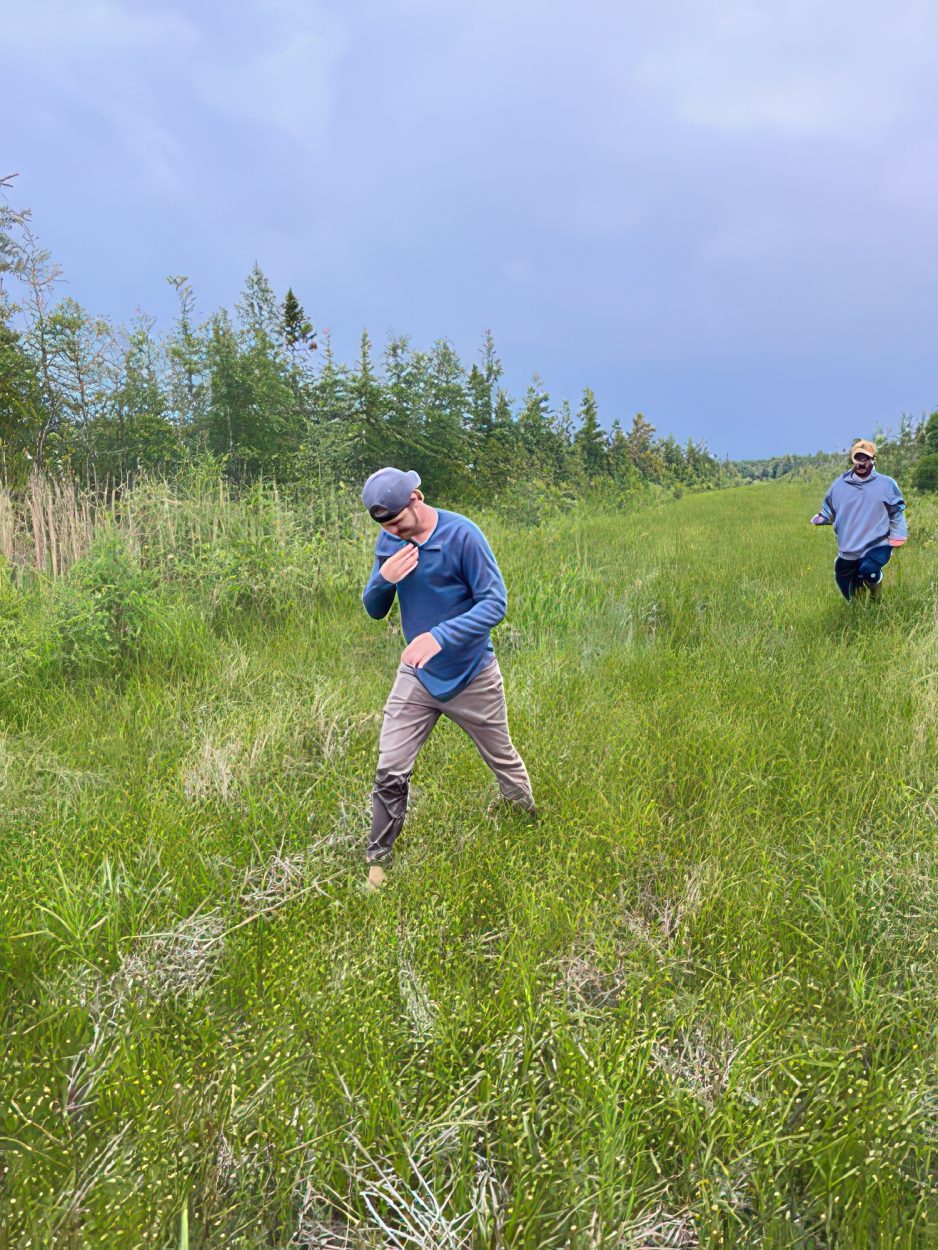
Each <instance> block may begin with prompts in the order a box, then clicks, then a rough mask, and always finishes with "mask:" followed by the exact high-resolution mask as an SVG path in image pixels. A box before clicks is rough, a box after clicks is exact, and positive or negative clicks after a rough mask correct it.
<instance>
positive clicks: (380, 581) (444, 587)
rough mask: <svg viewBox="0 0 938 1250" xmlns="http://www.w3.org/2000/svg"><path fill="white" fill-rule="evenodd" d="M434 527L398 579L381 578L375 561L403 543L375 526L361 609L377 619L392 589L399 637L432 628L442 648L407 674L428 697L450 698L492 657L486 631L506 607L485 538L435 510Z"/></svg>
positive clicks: (390, 598) (387, 607)
mask: <svg viewBox="0 0 938 1250" xmlns="http://www.w3.org/2000/svg"><path fill="white" fill-rule="evenodd" d="M437 517H438V519H437V523H436V528H435V529H434V531H433V533H432V534H431V535H430V537H429V538H427V539H426V541H425V542H423V543H417V544H415V545H416V546H417V548H418V550H419V553H420V554H419V556H418V558H417V567H416V568H415V569H414V571H413V572H412V573H409V574H408V575H407V577H405V578H404V579H403V581H400V582H396V583H394V582H389V581H387V579H386V578H384V577H382V576H381V565H382V564H383V563H384V562H385V560H386V559H387V558H388V556H393V555H394V553H395V552H396V551H400V549H401V547H403V546H404V545H405V543H404V542H403V541H402V540H401V539H399V538H394V537H393V536H392V535H391V534H389V533H388V532H387V530H382V531H381V533H380V535H379V536H378V541H377V544H376V546H375V562H374V567H373V568H372V570H371V576H370V577H369V579H368V585H367V586H366V587H365V590H364V593H363V594H362V602H363V603H364V605H365V611H366V612H367V613H368V615H369V616H373V617H374V618H375V619H376V620H381V619H382V618H383V617H385V616H387V614H388V613H389V612H390V610H391V606H392V604H393V603H394V595H395V592H396V593H397V595H398V598H399V600H400V605H401V625H402V627H403V630H404V637H405V638H406V639H407V641H408V642H412V641H413V639H414V638H416V637H417V635H418V634H425V633H431V634H432V635H433V637H434V638H435V639H436V640H437V642H438V643H439V644H440V646H441V647H442V648H443V649H442V651H440V652H439V654H438V655H435V656H433V657H432V659H429V660H428V661H427V662H426V664H424V666H423V667H422V668H415V669H414V672H415V673H416V675H417V677H418V678H419V679H420V681H421V682H422V683H423V684H424V686H425V687H426V689H427V690H428V691H429V692H430V694H432V695H433V697H434V698H436V699H440V700H443V701H445V700H447V699H452V698H453V697H454V695H457V694H459V692H460V691H461V690H464V689H465V688H466V686H468V684H469V682H470V681H472V679H473V677H475V675H476V674H477V673H478V672H479V671H480V670H481V669H483V668H484V667H485V666H486V664H489V663H490V662H491V661H492V660H493V659H494V651H493V648H492V641H491V639H490V638H489V630H491V629H492V628H493V626H495V625H497V624H498V622H499V621H500V620H502V618H503V617H504V615H505V613H506V611H507V610H508V596H507V593H506V591H505V582H504V580H503V579H502V575H501V571H500V570H499V567H498V565H497V564H496V562H495V557H494V555H493V554H492V549H491V547H490V546H489V545H488V543H487V542H486V540H485V535H484V534H483V533H482V531H481V530H480V529H479V527H478V525H475V524H474V523H473V522H472V521H470V520H469V519H468V518H467V517H464V516H460V514H459V513H458V512H447V511H445V510H444V509H443V508H439V509H438V510H437Z"/></svg>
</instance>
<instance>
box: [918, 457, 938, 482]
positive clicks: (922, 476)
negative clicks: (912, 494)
mask: <svg viewBox="0 0 938 1250" xmlns="http://www.w3.org/2000/svg"><path fill="white" fill-rule="evenodd" d="M912 485H913V486H915V487H916V488H917V489H918V490H938V452H930V453H929V454H928V455H927V456H922V458H921V459H920V460H919V462H918V463H917V464H916V466H915V470H914V473H913V476H912Z"/></svg>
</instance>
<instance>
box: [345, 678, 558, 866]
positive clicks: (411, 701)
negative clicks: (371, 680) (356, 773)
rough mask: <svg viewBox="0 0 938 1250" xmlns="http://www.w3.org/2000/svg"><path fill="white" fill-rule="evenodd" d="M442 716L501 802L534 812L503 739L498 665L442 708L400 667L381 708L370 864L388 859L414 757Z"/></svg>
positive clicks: (519, 767)
mask: <svg viewBox="0 0 938 1250" xmlns="http://www.w3.org/2000/svg"><path fill="white" fill-rule="evenodd" d="M441 716H446V717H448V718H449V719H450V720H451V721H455V723H456V724H457V725H458V726H459V727H460V729H464V730H465V731H466V733H467V734H468V735H469V737H470V738H471V739H472V741H473V742H474V743H475V744H476V746H477V747H478V749H479V754H480V755H481V756H482V758H483V759H484V760H485V762H486V764H488V766H489V768H491V770H492V772H493V773H494V774H495V777H496V780H497V781H498V788H499V790H500V791H501V793H502V795H503V797H504V798H505V799H507V800H508V801H509V802H510V803H517V804H518V805H519V806H520V807H525V808H529V809H533V807H534V796H533V793H532V791H531V782H530V781H529V779H528V774H527V770H526V768H525V766H524V762H523V761H522V759H521V756H520V755H519V754H518V752H517V751H516V750H515V748H514V745H513V744H512V741H511V738H510V736H509V734H508V712H507V709H506V707H505V687H504V685H503V683H502V674H501V670H500V669H499V667H498V661H497V660H492V661H491V663H489V664H487V665H486V667H485V668H483V669H482V671H481V672H480V673H478V674H476V676H475V677H473V679H472V681H471V682H470V683H469V685H468V686H467V687H466V688H465V690H463V691H461V692H460V693H459V694H457V695H456V696H455V697H454V698H452V699H448V700H447V701H446V702H445V703H444V702H441V701H440V700H439V699H434V697H433V695H432V694H430V693H429V691H428V690H427V689H426V687H425V686H423V685H422V684H421V682H420V680H419V679H418V678H417V677H416V676H415V674H414V671H413V669H411V668H407V667H406V666H405V665H403V664H401V665H400V667H399V668H398V670H397V678H396V680H395V682H394V685H393V686H392V687H391V693H390V694H389V695H388V701H387V703H386V704H385V706H384V723H383V725H382V726H381V743H380V747H379V753H378V768H377V772H376V773H375V784H374V789H373V790H372V794H371V812H372V816H371V836H370V838H369V840H368V851H367V855H366V858H367V859H368V861H369V863H378V862H380V861H381V860H385V859H388V858H389V857H390V854H391V848H392V847H393V845H394V841H395V839H396V838H397V835H398V834H399V833H400V831H401V826H402V825H403V824H404V817H405V815H406V814H407V792H408V786H409V783H410V774H411V772H412V771H413V767H414V761H415V760H416V758H417V752H418V751H419V750H420V748H421V747H422V746H423V744H424V743H425V742H426V740H427V738H429V736H430V731H431V730H432V729H433V726H434V725H435V724H436V722H437V721H438V720H439V719H440V717H441Z"/></svg>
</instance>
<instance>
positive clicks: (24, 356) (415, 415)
mask: <svg viewBox="0 0 938 1250" xmlns="http://www.w3.org/2000/svg"><path fill="white" fill-rule="evenodd" d="M7 183H8V185H9V180H7ZM0 185H2V184H0ZM168 281H169V282H170V284H171V285H172V286H173V288H174V290H175V293H176V300H177V310H176V314H175V317H174V320H173V323H172V325H171V326H170V327H169V328H167V329H162V330H161V329H158V328H157V325H156V322H155V320H154V319H153V318H151V317H149V316H146V315H144V314H140V315H138V316H137V317H136V319H135V320H134V321H133V322H132V323H131V324H130V325H128V326H118V325H114V324H112V323H111V322H110V321H109V320H108V319H107V318H104V317H98V316H95V315H93V314H92V313H90V312H88V311H87V310H86V309H85V308H84V307H82V305H81V304H80V303H79V302H78V301H77V300H76V299H74V298H73V297H72V296H71V295H63V294H61V292H60V282H61V271H60V268H59V266H58V265H57V264H56V263H55V261H54V260H53V259H52V257H51V256H50V254H49V253H48V252H47V251H46V250H45V249H44V248H43V247H42V246H41V245H40V243H39V241H38V240H37V238H36V236H35V233H34V231H33V227H32V223H31V220H30V215H29V213H28V211H17V210H15V209H13V208H12V207H11V206H10V205H9V203H8V202H7V201H6V200H2V199H0V475H2V479H3V482H4V484H6V485H7V486H10V487H17V486H20V485H22V484H23V483H24V482H25V481H26V480H27V479H28V477H29V476H30V474H31V473H32V472H34V471H36V470H39V471H40V472H43V473H69V474H72V475H74V476H75V477H77V478H79V479H80V480H82V481H84V482H86V483H87V484H89V485H90V486H92V487H95V486H97V487H106V486H107V485H108V484H114V483H119V482H126V481H128V480H132V479H133V478H134V476H135V475H138V474H140V473H159V474H166V475H172V474H173V472H174V471H175V470H176V469H177V468H178V466H180V465H181V464H183V463H186V462H187V461H189V460H191V458H192V457H194V456H199V455H206V454H208V455H210V456H212V457H215V458H216V459H218V460H219V461H221V462H222V463H223V465H224V471H225V473H226V474H227V475H228V476H229V477H230V478H231V479H232V480H236V481H250V480H256V479H258V478H261V477H264V478H275V479H277V480H278V481H283V482H288V481H293V480H302V479H309V478H310V477H311V476H312V477H317V478H318V479H319V480H322V481H324V482H326V481H328V482H329V483H332V484H335V483H339V482H347V483H357V482H359V481H361V480H362V479H363V478H364V477H365V476H367V474H368V473H370V472H371V471H372V470H374V469H375V468H377V467H380V466H381V465H383V464H388V463H396V464H401V465H407V466H408V467H411V468H414V469H416V470H417V471H418V472H419V473H420V474H421V476H422V477H423V478H424V480H425V481H426V482H428V483H432V488H433V492H434V494H435V495H436V496H438V497H440V498H446V499H449V500H457V499H460V498H465V497H467V496H475V495H482V494H484V495H488V496H494V497H498V496H500V495H503V494H505V493H507V492H512V491H515V490H517V489H524V490H526V491H530V490H532V488H534V487H538V488H540V489H542V490H544V491H546V492H548V493H550V492H555V493H565V492H571V491H573V490H574V489H580V488H582V487H583V486H592V487H597V488H608V489H610V490H628V489H632V488H634V487H637V486H641V485H642V484H645V483H656V484H658V485H660V486H664V487H670V488H679V487H700V486H705V487H712V486H717V485H720V484H722V483H723V482H724V481H726V480H727V479H728V478H729V477H735V476H736V475H735V473H733V472H732V471H731V470H730V468H729V466H728V465H726V464H725V463H722V462H721V461H720V460H718V459H717V458H716V457H715V456H713V455H712V454H711V453H710V452H709V451H708V450H707V448H706V447H705V446H704V445H703V444H702V443H699V442H696V441H694V440H689V441H688V442H687V443H684V444H682V443H679V442H678V441H677V440H676V439H675V438H674V437H673V436H671V435H665V436H661V435H659V434H658V433H657V431H656V430H655V428H654V426H653V425H652V424H651V423H650V422H649V421H648V420H646V418H645V417H644V416H643V415H642V414H641V413H638V414H636V415H635V416H634V417H633V418H632V419H631V421H630V422H628V423H627V425H625V426H623V424H622V423H621V422H620V421H619V420H615V421H613V423H612V426H611V429H609V430H606V429H605V428H604V427H603V425H602V424H601V422H600V415H599V410H598V406H597V402H596V397H595V395H594V393H593V392H592V390H590V388H589V387H586V388H585V389H584V390H583V393H582V397H581V399H580V402H579V404H578V406H577V408H576V410H574V409H573V408H572V406H571V405H570V404H569V403H567V402H566V401H564V402H562V403H560V404H559V405H557V404H554V403H553V402H552V400H551V397H550V396H549V395H548V393H547V391H546V389H545V388H544V386H543V384H542V383H541V381H540V380H539V378H537V377H536V376H535V377H534V378H533V380H532V382H531V384H530V386H529V387H528V388H527V391H526V392H525V394H524V395H523V396H522V397H520V398H519V399H515V398H513V397H512V396H511V395H510V394H509V393H508V391H507V389H506V387H505V385H504V370H503V365H502V362H501V360H500V359H499V356H498V353H497V351H496V346H495V342H494V340H493V337H492V335H491V333H490V332H486V333H485V334H484V336H483V339H482V343H481V349H480V352H479V355H478V358H477V359H476V360H475V361H473V362H472V363H471V364H468V365H467V363H466V362H464V361H463V360H461V359H460V357H459V356H458V354H457V353H456V351H455V349H454V347H453V345H452V344H451V343H450V342H449V341H448V340H447V339H445V338H441V339H439V340H437V341H436V342H435V343H434V344H433V345H432V347H431V348H429V349H428V350H420V349H418V348H416V347H414V346H413V344H412V343H411V342H410V341H409V340H408V339H407V338H406V337H396V338H392V339H390V340H389V341H388V342H387V343H386V344H385V346H384V347H383V349H381V350H380V351H376V349H375V347H374V345H373V344H372V341H371V339H370V337H369V335H368V333H367V332H365V333H363V334H362V336H361V341H360V345H359V349H358V354H357V359H355V360H354V361H353V362H351V363H342V362H340V361H338V360H337V359H336V358H335V356H334V354H333V351H332V346H331V342H330V339H329V335H328V333H326V334H320V333H319V332H318V331H317V330H316V328H315V326H314V325H313V322H312V320H311V319H310V318H309V316H308V315H307V313H306V311H305V310H304V308H303V306H302V304H301V303H300V301H299V299H298V298H297V296H296V294H295V293H294V291H293V290H292V289H288V290H287V292H286V294H285V295H284V296H283V297H282V298H281V297H279V296H278V295H277V294H276V293H275V292H274V290H273V288H272V286H271V284H270V282H269V281H268V280H267V278H266V276H265V275H264V273H263V272H262V270H261V269H260V267H259V266H258V265H256V264H255V266H254V267H253V269H252V270H251V272H250V273H249V275H248V277H247V280H246V282H245V284H244V288H243V290H242V292H241V297H240V299H239V300H238V302H237V304H236V306H235V308H234V309H233V310H232V311H229V310H227V309H224V308H222V309H219V310H218V311H216V312H214V313H212V314H211V315H210V316H209V317H208V318H207V319H204V320H200V319H199V318H198V317H197V315H196V297H195V292H194V291H193V288H192V285H191V283H190V282H189V280H188V278H186V277H183V276H175V277H170V278H169V279H168Z"/></svg>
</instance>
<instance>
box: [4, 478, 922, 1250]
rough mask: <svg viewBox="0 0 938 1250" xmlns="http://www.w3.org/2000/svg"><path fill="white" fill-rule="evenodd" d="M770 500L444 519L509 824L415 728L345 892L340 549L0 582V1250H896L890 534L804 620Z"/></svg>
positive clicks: (911, 821) (142, 555)
mask: <svg viewBox="0 0 938 1250" xmlns="http://www.w3.org/2000/svg"><path fill="white" fill-rule="evenodd" d="M200 490H201V492H202V493H201V494H199V491H200ZM816 503H817V499H816V492H815V491H814V490H813V489H812V488H810V487H805V486H804V485H789V484H780V485H772V486H765V487H762V486H754V487H749V488H745V489H740V490H735V491H728V492H721V493H715V494H710V495H700V496H692V497H687V498H683V499H681V500H678V501H671V502H669V503H666V504H661V505H659V506H654V507H649V508H645V509H641V510H638V511H634V512H632V513H628V514H597V513H594V512H593V511H591V509H590V507H589V505H588V504H587V503H585V502H584V503H583V504H582V505H581V506H579V507H577V508H576V509H574V510H573V512H571V513H570V514H568V515H566V516H563V517H557V518H553V519H549V520H547V521H545V522H543V523H542V524H540V525H538V526H536V527H534V528H530V529H526V530H521V529H519V528H517V526H515V525H509V524H507V523H506V522H505V521H500V520H499V519H498V518H497V517H486V518H483V519H484V523H485V528H486V531H487V533H488V535H489V537H490V539H491V541H492V544H493V546H494V548H495V550H496V552H497V554H498V556H499V559H500V562H501V564H502V568H503V570H504V572H505V574H506V579H507V581H508V585H509V593H510V612H509V618H508V620H507V621H506V622H505V624H504V625H502V626H501V627H500V629H499V630H498V631H497V634H496V647H497V650H498V652H499V656H500V660H501V663H502V668H503V670H504V672H505V674H506V682H507V686H508V698H509V709H510V714H511V719H512V729H513V735H514V737H515V740H516V742H517V743H518V745H519V747H520V748H521V750H522V753H523V754H524V756H525V759H526V761H527V763H528V766H529V769H530V771H531V773H532V777H533V779H534V784H535V789H536V792H537V797H538V802H539V806H540V808H541V810H542V817H541V820H540V823H539V824H538V825H536V826H531V825H528V824H527V823H525V821H524V820H523V819H521V818H519V817H516V816H514V815H512V814H511V813H508V814H503V815H501V816H498V817H496V818H494V819H492V818H489V817H487V816H486V815H485V812H486V805H487V799H488V796H489V792H490V785H491V783H490V779H489V777H488V775H487V773H486V771H485V769H484V767H483V766H482V764H481V762H480V761H479V760H478V758H477V756H476V754H475V752H474V749H473V748H472V746H471V744H470V743H469V742H468V740H466V739H464V738H463V737H462V736H461V735H460V734H459V732H458V731H457V730H455V729H454V728H453V727H452V726H451V725H447V724H445V723H441V724H440V725H439V726H438V727H437V729H436V730H435V732H434V735H433V737H432V738H431V740H430V742H429V743H428V745H427V747H426V748H425V751H424V752H423V753H422V754H421V757H420V761H419V765H418V770H417V773H416V775H415V785H414V799H413V804H412V809H411V813H410V816H409V818H408V823H407V826H406V828H405V832H404V835H403V837H402V840H401V843H400V853H399V855H398V857H397V861H396V863H395V865H394V869H393V872H392V874H391V879H390V881H389V884H388V886H387V887H386V889H385V890H384V892H382V893H381V894H380V895H378V896H376V897H369V896H367V895H365V893H364V892H363V890H362V888H361V886H362V876H363V874H362V869H361V863H360V858H359V857H360V854H361V848H362V841H363V836H364V831H365V828H366V820H367V795H368V790H369V786H370V780H371V771H372V768H373V764H374V753H375V746H376V740H377V732H378V727H379V719H380V709H381V705H382V702H383V698H384V695H385V693H386V690H387V687H388V685H389V682H390V679H391V676H392V674H393V667H394V663H395V661H396V658H397V656H398V655H399V652H400V649H401V645H402V644H401V640H400V637H399V634H398V632H397V629H396V626H395V624H394V623H393V622H391V623H390V624H383V623H375V622H373V621H371V620H369V619H368V618H367V617H366V616H365V614H364V613H363V611H362V610H361V607H360V604H359V602H358V592H359V589H360V584H361V582H362V580H363V578H364V576H365V575H366V573H367V570H368V567H369V564H370V558H371V544H372V543H373V538H374V534H373V532H372V531H371V530H369V529H367V528H364V527H363V526H362V524H361V523H360V522H359V520H358V519H357V518H356V517H355V515H354V514H353V513H352V514H349V515H348V516H346V515H345V514H344V513H343V512H342V511H341V503H340V504H339V505H338V506H337V507H336V508H335V509H334V510H333V511H332V512H331V513H330V514H329V515H328V516H326V515H324V514H323V506H322V505H321V504H320V503H319V502H317V501H313V500H311V501H309V502H308V503H304V502H303V501H302V500H294V501H285V500H283V499H282V498H279V497H277V496H276V495H275V494H274V493H273V491H259V492H258V493H257V494H256V496H255V497H253V498H252V499H248V500H231V499H228V498H225V497H223V496H219V495H218V494H217V484H216V486H213V487H206V488H204V489H203V488H202V487H193V488H192V491H191V493H190V494H189V495H186V494H185V493H184V492H177V493H176V494H175V495H174V496H170V495H169V494H168V493H166V492H165V491H163V493H161V490H160V489H158V488H156V487H149V488H147V490H146V491H141V492H140V493H139V494H137V493H134V494H133V496H132V498H130V499H129V500H126V501H123V502H122V504H121V508H120V510H119V514H118V515H114V516H112V517H111V519H110V520H109V521H107V522H106V523H105V521H104V519H103V518H102V519H101V523H100V525H97V522H96V526H97V528H95V531H94V533H92V534H91V536H90V541H89V542H88V543H87V545H86V546H84V547H83V548H82V549H81V551H79V552H78V553H77V555H76V556H75V557H74V559H73V558H71V557H70V558H69V561H68V562H66V564H67V567H65V568H62V569H60V575H59V576H58V577H55V578H52V577H50V576H49V573H50V572H51V571H52V570H51V569H46V570H45V571H44V574H43V576H42V577H41V578H39V579H37V578H36V577H24V576H23V575H22V574H15V575H8V576H7V579H6V582H5V584H4V586H3V589H2V601H0V628H2V634H0V713H2V716H3V722H2V726H0V805H2V822H3V826H2V828H3V832H2V846H3V851H4V854H3V859H2V867H0V904H2V911H0V991H2V993H0V1027H2V1028H3V1031H4V1059H3V1063H2V1065H0V1100H2V1101H0V1108H2V1110H0V1116H2V1121H0V1150H2V1152H3V1162H2V1164H0V1228H2V1231H0V1246H9V1247H14V1246H15V1247H17V1248H19V1247H27V1246H29V1247H39V1246H42V1247H45V1246H55V1247H67V1248H69V1250H71V1248H72V1247H74V1248H78V1247H97V1246H104V1245H107V1246H109V1247H110V1246H113V1247H141V1246H148V1245H149V1246H161V1247H169V1246H175V1245H180V1244H183V1241H184V1240H185V1242H187V1243H188V1245H190V1246H192V1247H225V1248H226V1250H227V1248H228V1247H238V1248H239V1250H248V1248H252V1250H260V1248H261V1247H264V1248H269V1247H284V1248H285V1247H329V1246H336V1247H337V1246H349V1247H352V1246H355V1247H366V1246H370V1247H392V1246H393V1247H470V1246H478V1247H483V1246H484V1247H492V1248H495V1247H500V1246H524V1247H527V1246H531V1247H562V1246H570V1247H577V1248H583V1250H586V1248H587V1247H589V1248H594V1247H605V1246H609V1247H613V1246H615V1247H621V1248H626V1247H629V1248H633V1250H639V1248H640V1247H658V1246H677V1247H680V1246H686V1247H693V1246H701V1247H704V1246H705V1247H718V1246H736V1247H753V1248H755V1247H805V1248H807V1247H814V1248H816V1250H820V1248H821V1247H838V1248H841V1250H843V1248H847V1247H851V1248H852V1247H872V1246H896V1245H899V1246H910V1247H911V1246H917V1245H922V1244H928V1243H927V1241H926V1240H925V1238H926V1237H927V1229H928V1225H929V1220H932V1221H934V1222H935V1223H938V1205H936V1197H938V1177H936V1172H935V1162H936V1156H935V1151H936V1149H938V1073H936V1067H935V1049H934V1039H935V1035H936V1029H938V1007H936V994H935V989H936V975H938V930H936V924H935V919H934V917H935V914H936V908H938V838H936V835H938V782H936V779H935V759H936V758H938V741H936V738H938V694H936V684H935V674H936V672H938V615H936V598H935V590H934V573H933V568H934V563H933V562H934V554H935V550H936V546H935V543H936V538H938V509H936V508H935V506H934V504H931V503H928V502H926V501H916V502H915V504H914V506H913V507H912V508H911V509H910V526H911V529H912V534H913V539H912V542H911V543H910V545H909V546H908V548H907V549H904V550H903V551H901V552H899V553H898V555H897V556H896V558H895V560H894V561H893V563H892V564H891V565H890V567H889V569H888V570H887V585H886V588H885V590H884V594H883V599H882V601H881V602H880V603H879V604H868V603H865V602H857V603H854V604H852V605H847V604H845V603H843V601H842V600H841V599H840V596H839V595H838V593H837V591H836V588H835V586H834V584H833V579H832V577H831V565H832V561H833V550H832V546H831V535H830V532H829V531H821V532H818V531H816V530H813V529H812V528H811V527H810V526H809V525H808V524H807V520H808V517H809V516H810V515H811V513H812V512H813V511H814V510H815V507H816ZM330 506H331V505H330ZM317 510H318V511H317Z"/></svg>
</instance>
